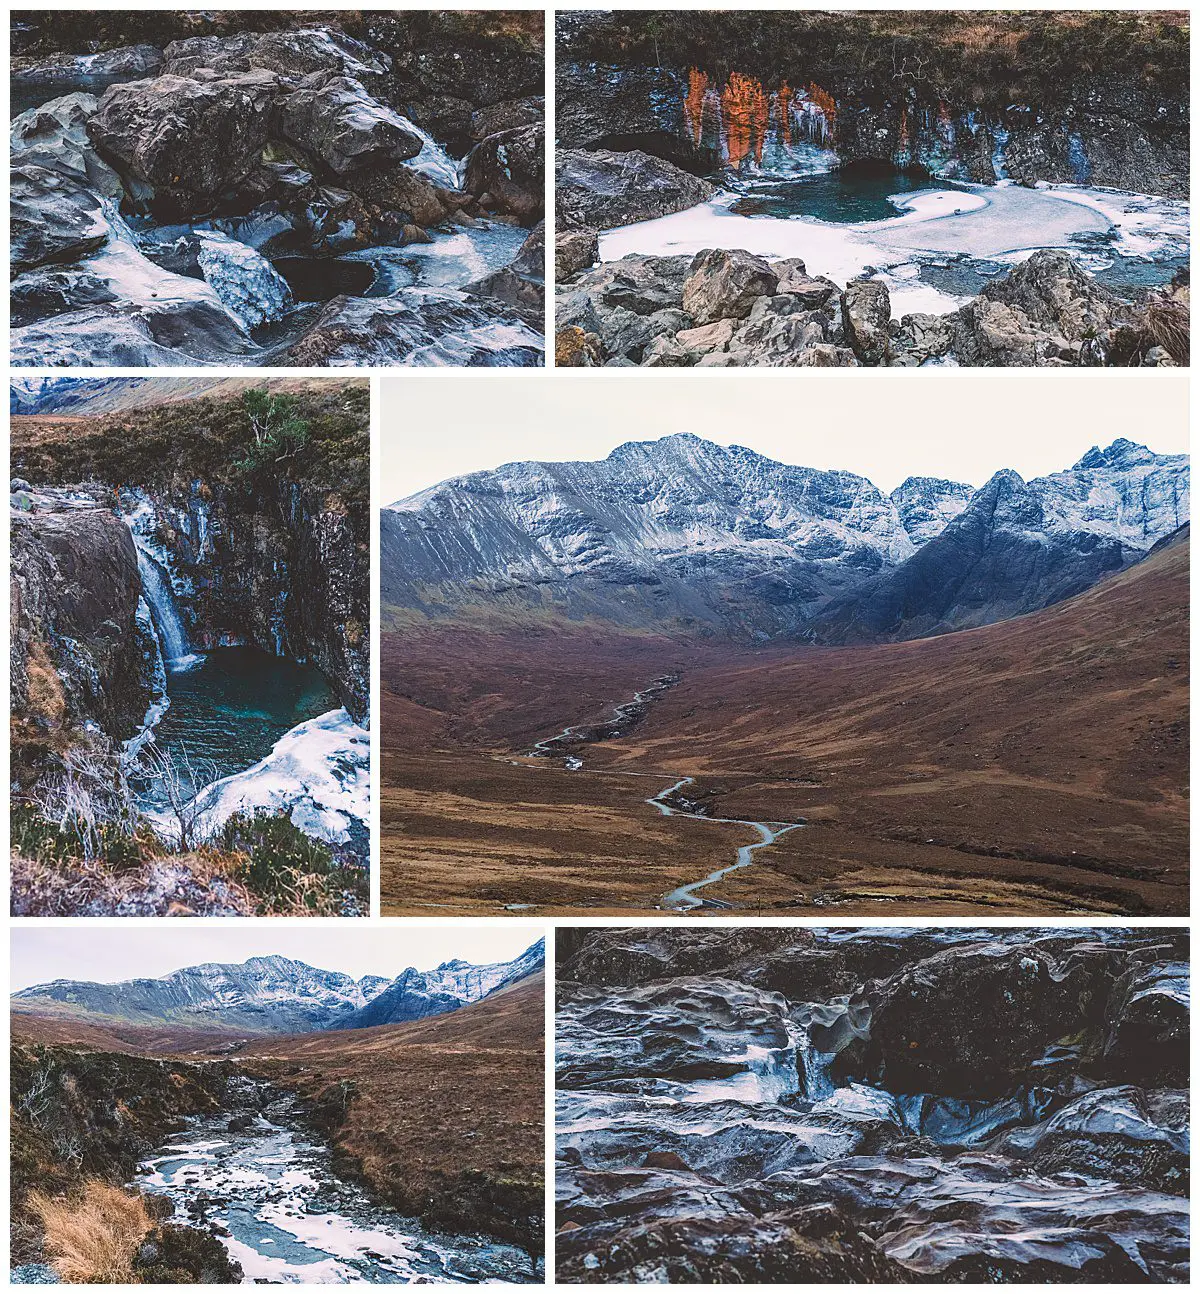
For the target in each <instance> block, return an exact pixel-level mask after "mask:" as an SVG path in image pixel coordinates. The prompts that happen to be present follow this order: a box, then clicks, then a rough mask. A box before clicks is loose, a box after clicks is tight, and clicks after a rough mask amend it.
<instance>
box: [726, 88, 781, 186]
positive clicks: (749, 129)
mask: <svg viewBox="0 0 1200 1294" xmlns="http://www.w3.org/2000/svg"><path fill="white" fill-rule="evenodd" d="M721 108H722V111H723V113H724V116H725V141H726V148H727V151H728V154H729V165H730V166H740V165H741V163H742V161H743V160H744V159H745V158H747V157H749V156H750V153H751V152H753V153H754V159H755V161H762V151H763V144H764V143H765V142H766V134H767V124H768V121H769V120H770V111H769V108H768V105H767V96H766V95H765V94H764V93H763V88H762V82H761V81H757V80H755V79H754V77H751V76H743V75H742V74H741V73H740V72H734V73H732V74H731V75H730V77H729V80H728V82H727V83H726V85H725V89H724V90H723V91H722V92H721Z"/></svg>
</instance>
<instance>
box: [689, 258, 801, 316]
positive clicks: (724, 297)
mask: <svg viewBox="0 0 1200 1294" xmlns="http://www.w3.org/2000/svg"><path fill="white" fill-rule="evenodd" d="M778 283H779V280H778V278H777V277H776V274H775V271H774V270H773V269H771V267H770V266H769V265H768V264H767V262H766V261H764V260H763V259H762V258H761V257H758V256H751V255H750V253H749V252H743V251H726V250H724V249H722V248H714V249H709V250H707V251H702V252H697V253H696V256H695V258H694V259H693V261H692V264H691V269H690V272H689V274H688V277H687V280H686V281H685V283H684V285H683V308H684V309H685V310H686V311H687V312H688V314H690V315H691V316H692V318H693V319H694V320H695V321H696V323H698V324H704V323H712V322H713V321H714V320H716V319H744V318H745V317H746V316H747V315H748V314H749V313H750V309H751V307H752V306H753V305H754V302H755V301H756V300H757V299H758V298H759V297H762V296H771V295H772V294H773V293H774V292H775V290H776V288H777V286H778Z"/></svg>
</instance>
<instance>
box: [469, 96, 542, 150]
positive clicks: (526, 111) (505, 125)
mask: <svg viewBox="0 0 1200 1294" xmlns="http://www.w3.org/2000/svg"><path fill="white" fill-rule="evenodd" d="M545 117H546V101H545V99H543V98H542V97H541V95H529V96H527V97H526V98H524V99H505V100H503V101H502V102H500V103H494V104H491V105H490V106H489V107H486V108H480V109H479V110H478V111H476V112H473V113H471V125H470V131H471V138H472V139H473V140H474V141H475V142H476V143H480V142H482V141H483V140H485V139H487V138H488V136H489V135H498V134H500V133H501V132H502V131H508V130H517V129H518V128H519V127H521V126H536V125H540V124H541V123H542V122H544V121H545Z"/></svg>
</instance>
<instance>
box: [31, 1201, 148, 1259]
mask: <svg viewBox="0 0 1200 1294" xmlns="http://www.w3.org/2000/svg"><path fill="white" fill-rule="evenodd" d="M28 1204H29V1208H30V1210H31V1211H32V1212H33V1213H34V1214H36V1215H37V1217H38V1218H39V1219H40V1220H41V1223H42V1227H43V1229H44V1231H45V1236H46V1238H45V1248H46V1254H47V1256H48V1257H49V1258H50V1261H51V1262H52V1263H53V1264H54V1268H55V1270H56V1271H57V1272H58V1274H59V1275H60V1276H61V1277H62V1278H63V1280H64V1281H67V1282H69V1283H71V1284H73V1285H126V1284H130V1283H131V1282H133V1279H134V1274H133V1259H134V1255H135V1254H136V1253H137V1250H138V1246H139V1245H140V1244H141V1242H142V1239H143V1237H144V1236H146V1234H147V1233H148V1232H149V1231H151V1230H152V1229H153V1226H154V1222H153V1220H152V1219H151V1217H150V1214H149V1213H148V1212H147V1211H146V1204H145V1201H144V1200H143V1199H142V1197H141V1196H140V1195H137V1194H134V1193H130V1192H129V1191H124V1190H122V1189H121V1188H120V1187H119V1186H110V1185H109V1184H108V1183H107V1182H102V1181H99V1180H97V1179H94V1178H93V1179H91V1180H89V1181H87V1182H85V1183H84V1186H83V1192H82V1194H81V1195H79V1196H71V1197H59V1198H53V1197H51V1196H49V1195H43V1194H42V1192H41V1191H31V1192H30V1193H29V1198H28Z"/></svg>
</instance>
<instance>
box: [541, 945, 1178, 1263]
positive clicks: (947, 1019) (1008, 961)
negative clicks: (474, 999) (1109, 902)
mask: <svg viewBox="0 0 1200 1294" xmlns="http://www.w3.org/2000/svg"><path fill="white" fill-rule="evenodd" d="M1187 952H1188V949H1187V937H1186V935H1185V934H1183V933H1181V932H1178V931H1173V930H1157V931H1156V930H1147V929H1142V930H1139V931H1134V932H1129V931H1117V930H1103V931H1086V930H1032V931H1030V930H1025V931H1015V930H1014V931H994V930H965V929H938V930H923V931H915V930H912V931H905V930H889V931H841V930H838V931H834V930H828V931H820V930H818V931H782V930H721V931H710V930H704V931H701V930H680V929H663V928H657V929H647V930H631V929H625V930H612V929H609V930H580V931H572V932H569V934H567V935H565V936H564V938H563V939H562V940H561V943H560V951H559V971H558V988H559V1008H558V1051H557V1072H558V1077H557V1082H556V1087H557V1092H558V1095H557V1102H558V1115H557V1133H558V1169H557V1188H558V1210H557V1226H558V1239H557V1253H558V1262H559V1272H560V1275H561V1276H562V1277H563V1278H564V1279H567V1280H576V1281H589V1282H622V1281H683V1282H700V1281H724V1282H730V1283H734V1282H746V1281H764V1282H771V1281H793V1282H794V1281H800V1282H804V1281H824V1280H834V1281H880V1280H886V1281H892V1282H911V1281H956V1282H962V1281H985V1282H1008V1281H1048V1282H1063V1281H1071V1282H1076V1281H1083V1280H1095V1281H1118V1280H1127V1281H1138V1282H1142V1281H1147V1280H1149V1281H1185V1280H1186V1279H1187V1275H1188V1200H1187V1190H1188V1186H1187V1108H1188V1099H1187V1093H1186V1090H1185V1085H1186V1074H1185V1071H1184V1069H1183V1068H1181V1066H1182V1064H1183V1061H1184V1058H1185V1056H1186V1042H1187V1039H1186V1018H1187V1004H1188V985H1187ZM1135 1040H1136V1041H1135Z"/></svg>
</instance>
